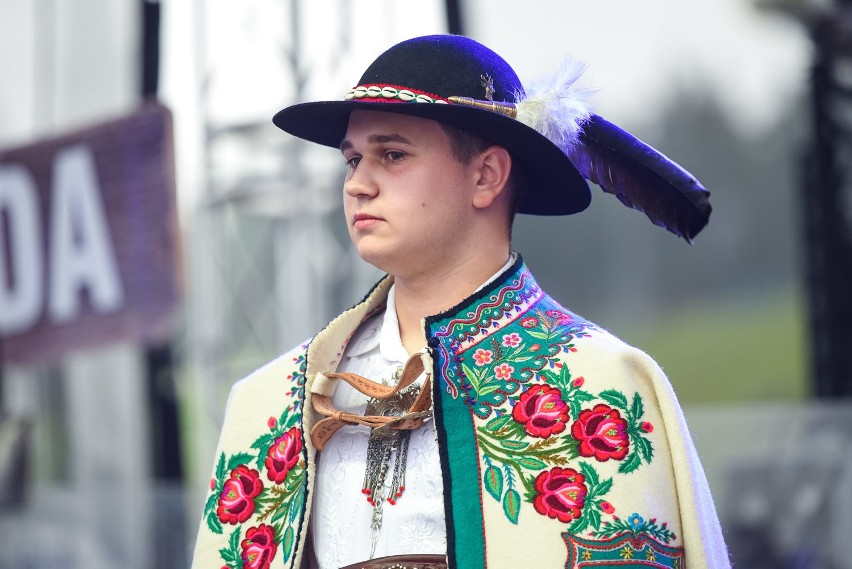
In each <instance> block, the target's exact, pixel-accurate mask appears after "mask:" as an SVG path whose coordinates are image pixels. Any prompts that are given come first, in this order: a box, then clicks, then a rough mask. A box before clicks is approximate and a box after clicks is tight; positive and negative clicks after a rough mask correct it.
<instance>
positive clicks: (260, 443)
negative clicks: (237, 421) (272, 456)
mask: <svg viewBox="0 0 852 569" xmlns="http://www.w3.org/2000/svg"><path fill="white" fill-rule="evenodd" d="M274 440H275V436H274V435H273V434H272V433H266V434H264V435H261V436H260V438H259V439H257V440H256V441H254V442H253V443H252V444H251V448H257V449H260V448H263V447H268V446H269V445H271V444H272V442H273V441H274Z"/></svg>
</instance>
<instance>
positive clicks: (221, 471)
mask: <svg viewBox="0 0 852 569" xmlns="http://www.w3.org/2000/svg"><path fill="white" fill-rule="evenodd" d="M224 477H225V453H224V452H223V453H222V454H221V456H219V464H218V465H216V480H222V479H223V478H224Z"/></svg>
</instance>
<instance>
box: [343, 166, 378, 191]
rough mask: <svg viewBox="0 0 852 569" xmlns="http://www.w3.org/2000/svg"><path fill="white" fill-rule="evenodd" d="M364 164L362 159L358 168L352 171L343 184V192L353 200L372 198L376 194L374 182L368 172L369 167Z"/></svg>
mask: <svg viewBox="0 0 852 569" xmlns="http://www.w3.org/2000/svg"><path fill="white" fill-rule="evenodd" d="M365 162H366V161H365V160H363V159H362V160H361V163H360V164H358V167H357V168H355V170H354V171H352V173H351V174H350V175H349V176H348V177H347V178H346V181H345V182H344V183H343V191H344V192H346V194H347V195H349V196H351V197H353V198H355V197H368V198H372V197H375V195H376V194H377V193H378V186H377V184H376V180H375V178H374V177H373V175H372V174H371V172H370V168H369V165H367V164H366V163H365Z"/></svg>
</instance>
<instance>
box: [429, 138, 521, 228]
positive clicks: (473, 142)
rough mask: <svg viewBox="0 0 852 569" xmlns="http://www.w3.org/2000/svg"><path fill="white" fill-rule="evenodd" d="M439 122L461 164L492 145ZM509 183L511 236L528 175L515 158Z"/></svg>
mask: <svg viewBox="0 0 852 569" xmlns="http://www.w3.org/2000/svg"><path fill="white" fill-rule="evenodd" d="M438 124H440V125H441V128H442V129H443V130H444V132H445V133H447V137H448V138H449V139H450V150H451V152H452V155H453V158H455V159H456V161H457V162H459V163H460V164H465V165H467V164H470V162H471V160H473V159H474V157H476V156H477V155H479V154H480V153H481V152H482V151H484V150H485V149H486V148H488V147H489V146H491V144H490V143H489V142H488V141H487V140H485V139H483V138H480V137H478V136H476V135H475V134H471V133H470V132H468V131H466V130H464V129H462V128H459V127H457V126H454V125H451V124H447V123H443V122H439V123H438ZM507 185H508V189H509V192H510V193H511V195H510V202H509V237H511V236H512V224H513V222H514V221H515V214H516V213H517V212H518V206H519V205H520V203H521V195H523V193H524V190H525V189H526V185H527V176H526V173H525V172H524V168H523V166H521V165H520V163H518V162H517V161H515V160H513V161H512V170H511V172H510V173H509V181H508V184H507Z"/></svg>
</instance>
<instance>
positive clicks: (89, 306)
mask: <svg viewBox="0 0 852 569" xmlns="http://www.w3.org/2000/svg"><path fill="white" fill-rule="evenodd" d="M178 242H179V241H178V231H177V212H176V207H175V184H174V153H173V146H172V127H171V115H170V113H169V111H168V110H167V109H166V108H164V107H162V106H160V105H147V106H145V107H143V108H142V109H140V110H139V111H138V112H136V113H134V114H132V115H130V116H127V117H123V118H121V119H118V120H115V121H111V122H108V123H104V124H101V125H97V126H94V127H91V128H88V129H85V130H81V131H78V132H74V133H71V134H67V135H65V136H62V137H59V138H55V139H51V140H47V141H43V142H39V143H37V144H33V145H30V146H26V147H22V148H15V149H12V150H7V151H3V152H0V337H2V352H3V361H4V363H7V364H10V363H11V364H29V363H37V362H46V361H52V360H55V359H57V358H59V357H61V356H62V355H64V354H66V353H67V352H68V351H70V350H77V349H83V348H89V347H93V346H95V345H98V344H101V343H105V342H111V341H115V340H136V341H140V342H158V341H163V340H166V339H168V338H170V336H171V335H172V334H173V330H174V329H173V320H174V315H175V308H176V306H177V302H178V299H179V295H180V279H179V275H178V267H179V263H178Z"/></svg>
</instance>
